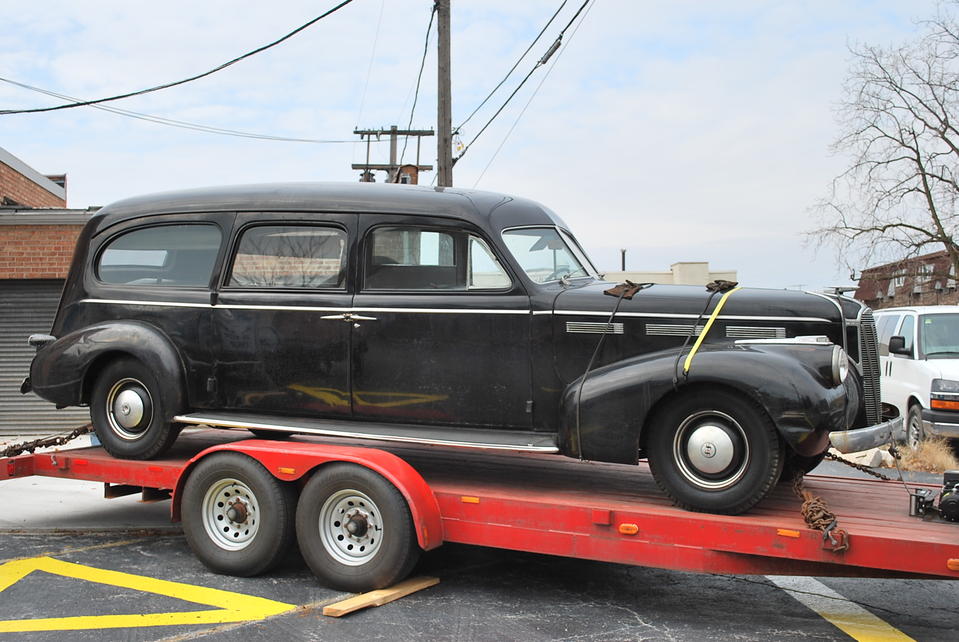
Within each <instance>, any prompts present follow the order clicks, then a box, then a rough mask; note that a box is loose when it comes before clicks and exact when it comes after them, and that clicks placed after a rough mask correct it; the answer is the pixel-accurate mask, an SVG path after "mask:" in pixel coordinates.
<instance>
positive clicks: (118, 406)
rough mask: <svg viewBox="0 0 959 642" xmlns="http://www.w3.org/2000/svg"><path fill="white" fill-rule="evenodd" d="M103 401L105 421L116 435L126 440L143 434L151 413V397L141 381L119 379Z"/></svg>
mask: <svg viewBox="0 0 959 642" xmlns="http://www.w3.org/2000/svg"><path fill="white" fill-rule="evenodd" d="M105 402H106V410H107V412H106V415H107V421H108V422H109V424H110V428H111V429H112V430H113V432H114V433H115V434H116V435H117V436H119V437H120V438H121V439H126V440H127V441H133V440H135V439H139V438H140V437H142V436H143V433H144V431H145V430H146V429H147V427H148V426H149V425H150V419H151V417H152V415H153V398H152V397H150V391H149V390H147V388H146V386H144V385H143V383H142V382H140V381H138V380H137V379H133V378H126V379H120V380H119V381H117V382H116V383H115V384H113V387H112V388H110V392H109V393H107V398H106V400H105Z"/></svg>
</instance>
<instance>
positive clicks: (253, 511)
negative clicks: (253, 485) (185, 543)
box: [201, 479, 260, 551]
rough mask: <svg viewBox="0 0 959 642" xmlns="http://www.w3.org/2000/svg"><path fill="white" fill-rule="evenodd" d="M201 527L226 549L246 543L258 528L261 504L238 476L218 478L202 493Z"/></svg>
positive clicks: (249, 542) (234, 548)
mask: <svg viewBox="0 0 959 642" xmlns="http://www.w3.org/2000/svg"><path fill="white" fill-rule="evenodd" d="M201 517H202V519H203V528H204V529H205V530H206V534H207V536H209V538H210V539H211V540H212V541H213V543H214V544H216V545H217V546H219V547H220V548H222V549H225V550H228V551H239V550H242V549H244V548H246V547H247V546H249V545H250V544H251V543H252V542H253V539H254V538H255V537H256V533H257V531H259V529H260V505H259V503H257V501H256V495H254V494H253V491H252V490H250V487H249V486H247V485H246V484H244V483H243V482H242V481H240V480H238V479H221V480H219V481H217V482H216V483H215V484H213V485H211V486H210V487H209V488H208V489H207V491H206V494H204V496H203V505H202V508H201Z"/></svg>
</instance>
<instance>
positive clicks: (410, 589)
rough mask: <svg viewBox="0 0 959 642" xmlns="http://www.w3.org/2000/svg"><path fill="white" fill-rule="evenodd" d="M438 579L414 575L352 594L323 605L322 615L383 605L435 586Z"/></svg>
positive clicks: (337, 615)
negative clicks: (385, 586)
mask: <svg viewBox="0 0 959 642" xmlns="http://www.w3.org/2000/svg"><path fill="white" fill-rule="evenodd" d="M439 581H440V579H439V578H438V577H414V578H412V579H409V580H405V581H403V582H400V583H399V584H396V585H394V586H391V587H389V588H385V589H379V590H377V591H370V592H369V593H362V594H360V595H354V596H353V597H351V598H348V599H345V600H343V601H342V602H337V603H336V604H330V605H327V606H324V607H323V615H328V616H330V617H340V616H343V615H346V614H347V613H352V612H353V611H358V610H360V609H365V608H369V607H371V606H383V605H384V604H389V603H390V602H392V601H393V600H398V599H400V598H401V597H406V596H407V595H409V594H410V593H415V592H417V591H422V590H423V589H425V588H429V587H431V586H435V585H436V584H439Z"/></svg>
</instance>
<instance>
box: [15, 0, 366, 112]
mask: <svg viewBox="0 0 959 642" xmlns="http://www.w3.org/2000/svg"><path fill="white" fill-rule="evenodd" d="M351 2H353V0H343V2H340V3H339V4H338V5H336V6H335V7H333V8H332V9H330V10H329V11H327V12H326V13H323V14H321V15H319V16H317V17H316V18H313V19H312V20H310V21H309V22H307V23H305V24H302V25H300V26H299V27H297V28H296V29H294V30H293V31H291V32H290V33H288V34H286V35H285V36H283V37H281V38H279V39H277V40H274V41H273V42H271V43H269V44H266V45H263V46H262V47H258V48H256V49H254V50H253V51H248V52H246V53H245V54H243V55H241V56H237V57H236V58H233V59H232V60H228V61H227V62H225V63H223V64H222V65H218V66H216V67H214V68H213V69H210V70H208V71H204V72H203V73H200V74H196V75H195V76H190V77H189V78H183V79H182V80H176V81H174V82H168V83H164V84H162V85H156V86H155V87H148V88H147V89H140V90H137V91H131V92H127V93H125V94H119V95H116V96H109V97H107V98H97V99H96V100H83V101H76V102H73V103H69V104H66V105H56V106H54V107H36V108H33V109H2V110H0V115H7V114H34V113H38V112H45V111H57V110H60V109H72V108H73V107H85V106H88V105H96V104H99V103H106V102H110V101H113V100H121V99H123V98H130V97H132V96H141V95H143V94H149V93H151V92H154V91H160V90H161V89H169V88H170V87H176V86H177V85H184V84H186V83H188V82H193V81H194V80H199V79H200V78H205V77H206V76H210V75H212V74H215V73H216V72H218V71H221V70H223V69H226V68H227V67H229V66H231V65H234V64H236V63H238V62H240V61H241V60H244V59H246V58H249V57H250V56H255V55H256V54H258V53H260V52H262V51H266V50H267V49H270V48H271V47H275V46H276V45H278V44H280V43H281V42H284V41H285V40H289V39H290V38H292V37H293V36H295V35H296V34H298V33H300V32H301V31H303V30H304V29H307V28H308V27H311V26H312V25H314V24H316V23H317V22H319V21H320V20H322V19H323V18H325V17H327V16H328V15H330V14H332V13H334V12H336V11H337V10H339V9H341V8H343V7H345V6H346V5H348V4H350V3H351ZM0 80H7V79H6V78H0Z"/></svg>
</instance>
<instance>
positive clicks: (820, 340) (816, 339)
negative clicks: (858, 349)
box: [736, 334, 833, 346]
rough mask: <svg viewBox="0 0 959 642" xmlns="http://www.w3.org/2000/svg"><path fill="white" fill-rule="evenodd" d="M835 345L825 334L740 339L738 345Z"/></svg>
mask: <svg viewBox="0 0 959 642" xmlns="http://www.w3.org/2000/svg"><path fill="white" fill-rule="evenodd" d="M750 344H760V345H833V342H832V341H830V340H829V337H827V336H826V335H824V334H813V335H805V336H802V337H791V338H788V339H739V340H737V341H736V345H738V346H739V345H750Z"/></svg>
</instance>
